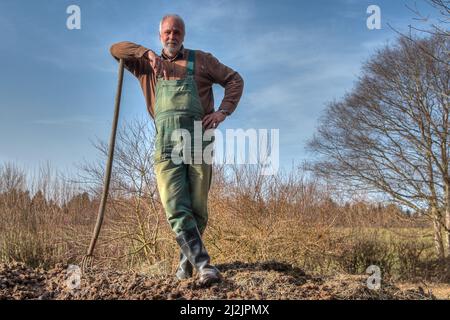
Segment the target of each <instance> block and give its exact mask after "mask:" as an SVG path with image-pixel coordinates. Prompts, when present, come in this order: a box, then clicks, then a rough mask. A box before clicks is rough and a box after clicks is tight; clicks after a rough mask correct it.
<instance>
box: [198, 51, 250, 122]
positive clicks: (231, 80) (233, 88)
mask: <svg viewBox="0 0 450 320" xmlns="http://www.w3.org/2000/svg"><path fill="white" fill-rule="evenodd" d="M206 66H207V70H208V75H209V77H210V78H211V80H212V81H213V82H214V83H217V84H220V85H221V86H222V87H224V88H225V94H224V97H223V100H222V102H221V104H220V107H219V109H224V110H226V111H228V112H229V113H230V114H231V113H233V111H234V110H235V109H236V108H237V105H238V103H239V100H240V99H241V96H242V92H243V90H244V80H243V79H242V77H241V76H240V75H239V73H237V72H236V71H234V70H233V69H231V68H230V67H227V66H226V65H224V64H222V63H221V62H220V61H219V60H218V59H217V58H216V57H214V56H213V55H212V54H210V53H207V54H206Z"/></svg>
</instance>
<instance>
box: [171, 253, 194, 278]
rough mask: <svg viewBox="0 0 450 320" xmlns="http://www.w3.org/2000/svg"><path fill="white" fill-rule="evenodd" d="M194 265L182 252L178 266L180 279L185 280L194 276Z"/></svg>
mask: <svg viewBox="0 0 450 320" xmlns="http://www.w3.org/2000/svg"><path fill="white" fill-rule="evenodd" d="M192 272H193V267H192V264H191V263H190V262H189V260H188V258H186V256H185V255H184V254H183V252H180V264H179V266H178V269H177V272H176V274H175V275H176V277H177V279H178V280H185V279H189V278H191V277H192Z"/></svg>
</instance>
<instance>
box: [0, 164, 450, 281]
mask: <svg viewBox="0 0 450 320" xmlns="http://www.w3.org/2000/svg"><path fill="white" fill-rule="evenodd" d="M5 172H6V173H5ZM44 172H46V174H45V175H43V176H41V177H40V179H41V180H40V184H41V185H45V186H46V187H45V188H42V189H37V190H39V191H38V192H35V194H32V193H31V192H30V191H29V190H28V191H25V190H27V188H26V186H27V185H26V179H25V173H24V172H23V171H21V170H19V169H18V168H16V167H14V166H11V165H9V166H3V168H2V173H1V174H2V177H5V176H6V177H7V179H4V180H3V181H4V183H3V185H2V189H1V190H0V231H1V233H0V260H1V261H0V262H11V261H19V262H24V263H26V264H28V265H30V266H42V267H49V266H52V265H55V264H56V263H59V262H64V263H76V264H78V263H79V262H80V260H81V258H82V256H83V255H84V254H85V251H86V248H87V245H88V243H89V240H90V236H91V232H92V228H93V225H94V223H95V218H96V213H97V208H98V203H99V202H98V196H97V195H98V193H91V194H90V195H89V194H88V193H87V192H82V191H80V190H79V189H77V187H76V186H77V184H73V185H71V183H69V182H62V181H67V179H65V180H58V179H56V178H51V177H49V170H44ZM255 177H258V178H255ZM11 181H13V182H14V181H16V182H14V183H12V182H11ZM17 181H19V182H20V183H17ZM141 182H142V181H141ZM138 184H139V181H138ZM7 185H8V186H9V187H6V186H7ZM115 185H116V188H115V189H114V191H113V193H112V195H111V196H110V199H109V204H108V207H107V215H106V217H107V218H106V220H105V223H104V226H103V229H102V232H101V236H100V239H99V242H98V245H97V248H96V251H95V253H96V263H97V264H99V265H101V266H102V267H112V266H114V267H115V268H118V269H122V270H132V271H137V272H145V273H151V274H169V273H172V272H173V270H174V268H175V267H176V263H177V258H178V254H177V252H178V249H177V246H176V243H175V240H174V235H173V234H172V232H171V230H170V229H169V227H168V224H167V222H166V219H165V216H164V212H163V210H162V208H161V205H160V203H159V200H158V195H157V193H156V192H155V190H156V189H155V186H154V185H153V184H152V183H148V184H144V183H140V185H141V186H142V187H141V188H140V189H133V190H132V191H133V192H130V189H129V186H127V187H126V188H125V187H124V188H123V189H121V188H120V183H117V181H116V184H115ZM117 186H119V187H117ZM61 189H63V190H65V192H61ZM42 190H44V191H42ZM331 194H332V193H331V191H330V190H329V188H328V187H327V186H321V185H320V184H319V183H318V182H317V181H314V180H310V179H307V178H306V177H305V176H304V175H303V174H302V172H301V171H299V170H292V171H291V172H290V173H281V174H280V175H277V176H269V177H264V176H261V175H259V172H258V168H256V167H232V168H231V169H230V168H228V170H226V169H225V168H223V167H217V168H216V169H215V171H214V180H213V186H212V189H211V192H210V204H209V205H210V222H209V227H208V229H207V232H206V234H205V242H206V245H207V247H208V249H209V251H210V254H211V255H212V257H213V259H214V262H216V263H230V262H233V261H245V262H248V263H252V262H261V261H272V260H273V261H277V262H280V263H287V264H289V265H292V266H295V267H299V268H302V269H303V270H305V271H307V272H309V273H315V274H322V275H323V274H330V275H333V274H334V275H335V274H339V273H350V274H364V273H365V270H366V268H367V267H368V266H369V265H371V264H376V265H378V266H380V267H381V269H382V272H383V274H384V276H386V277H393V278H396V279H407V280H412V281H418V280H421V279H424V278H427V279H437V278H439V280H441V281H447V280H448V278H450V277H448V272H446V269H445V267H444V269H443V266H442V264H439V263H437V262H436V261H435V257H434V251H433V248H432V241H431V238H430V237H429V233H430V231H429V229H428V227H427V225H426V223H425V222H424V221H422V220H421V219H420V218H414V219H412V218H408V219H406V218H405V217H404V215H401V214H399V210H398V209H397V208H395V207H393V206H388V207H384V206H380V205H377V204H372V203H368V202H364V201H354V202H348V203H345V204H344V205H338V204H337V203H336V202H335V201H332V200H331V199H332V197H331V196H330V195H331ZM55 195H57V197H56V196H55ZM443 270H444V271H445V272H443Z"/></svg>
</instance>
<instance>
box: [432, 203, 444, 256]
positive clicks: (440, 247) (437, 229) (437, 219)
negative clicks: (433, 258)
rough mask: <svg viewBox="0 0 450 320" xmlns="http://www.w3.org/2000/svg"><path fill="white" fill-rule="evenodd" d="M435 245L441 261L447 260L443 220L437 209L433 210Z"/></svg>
mask: <svg viewBox="0 0 450 320" xmlns="http://www.w3.org/2000/svg"><path fill="white" fill-rule="evenodd" d="M431 211H432V217H433V227H434V245H435V248H436V252H437V254H438V257H439V259H444V258H445V250H444V241H443V238H442V218H441V215H440V214H439V212H438V211H437V209H436V208H432V209H431Z"/></svg>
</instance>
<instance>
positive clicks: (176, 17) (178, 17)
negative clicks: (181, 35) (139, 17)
mask: <svg viewBox="0 0 450 320" xmlns="http://www.w3.org/2000/svg"><path fill="white" fill-rule="evenodd" d="M168 18H175V19H176V20H178V21H179V22H181V25H182V26H183V31H184V32H185V33H186V28H185V26H184V20H183V18H181V17H180V16H179V15H177V14H174V13H171V14H166V15H165V16H164V17H163V18H162V19H161V22H160V23H159V34H161V31H162V24H163V22H164V20H166V19H168Z"/></svg>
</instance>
